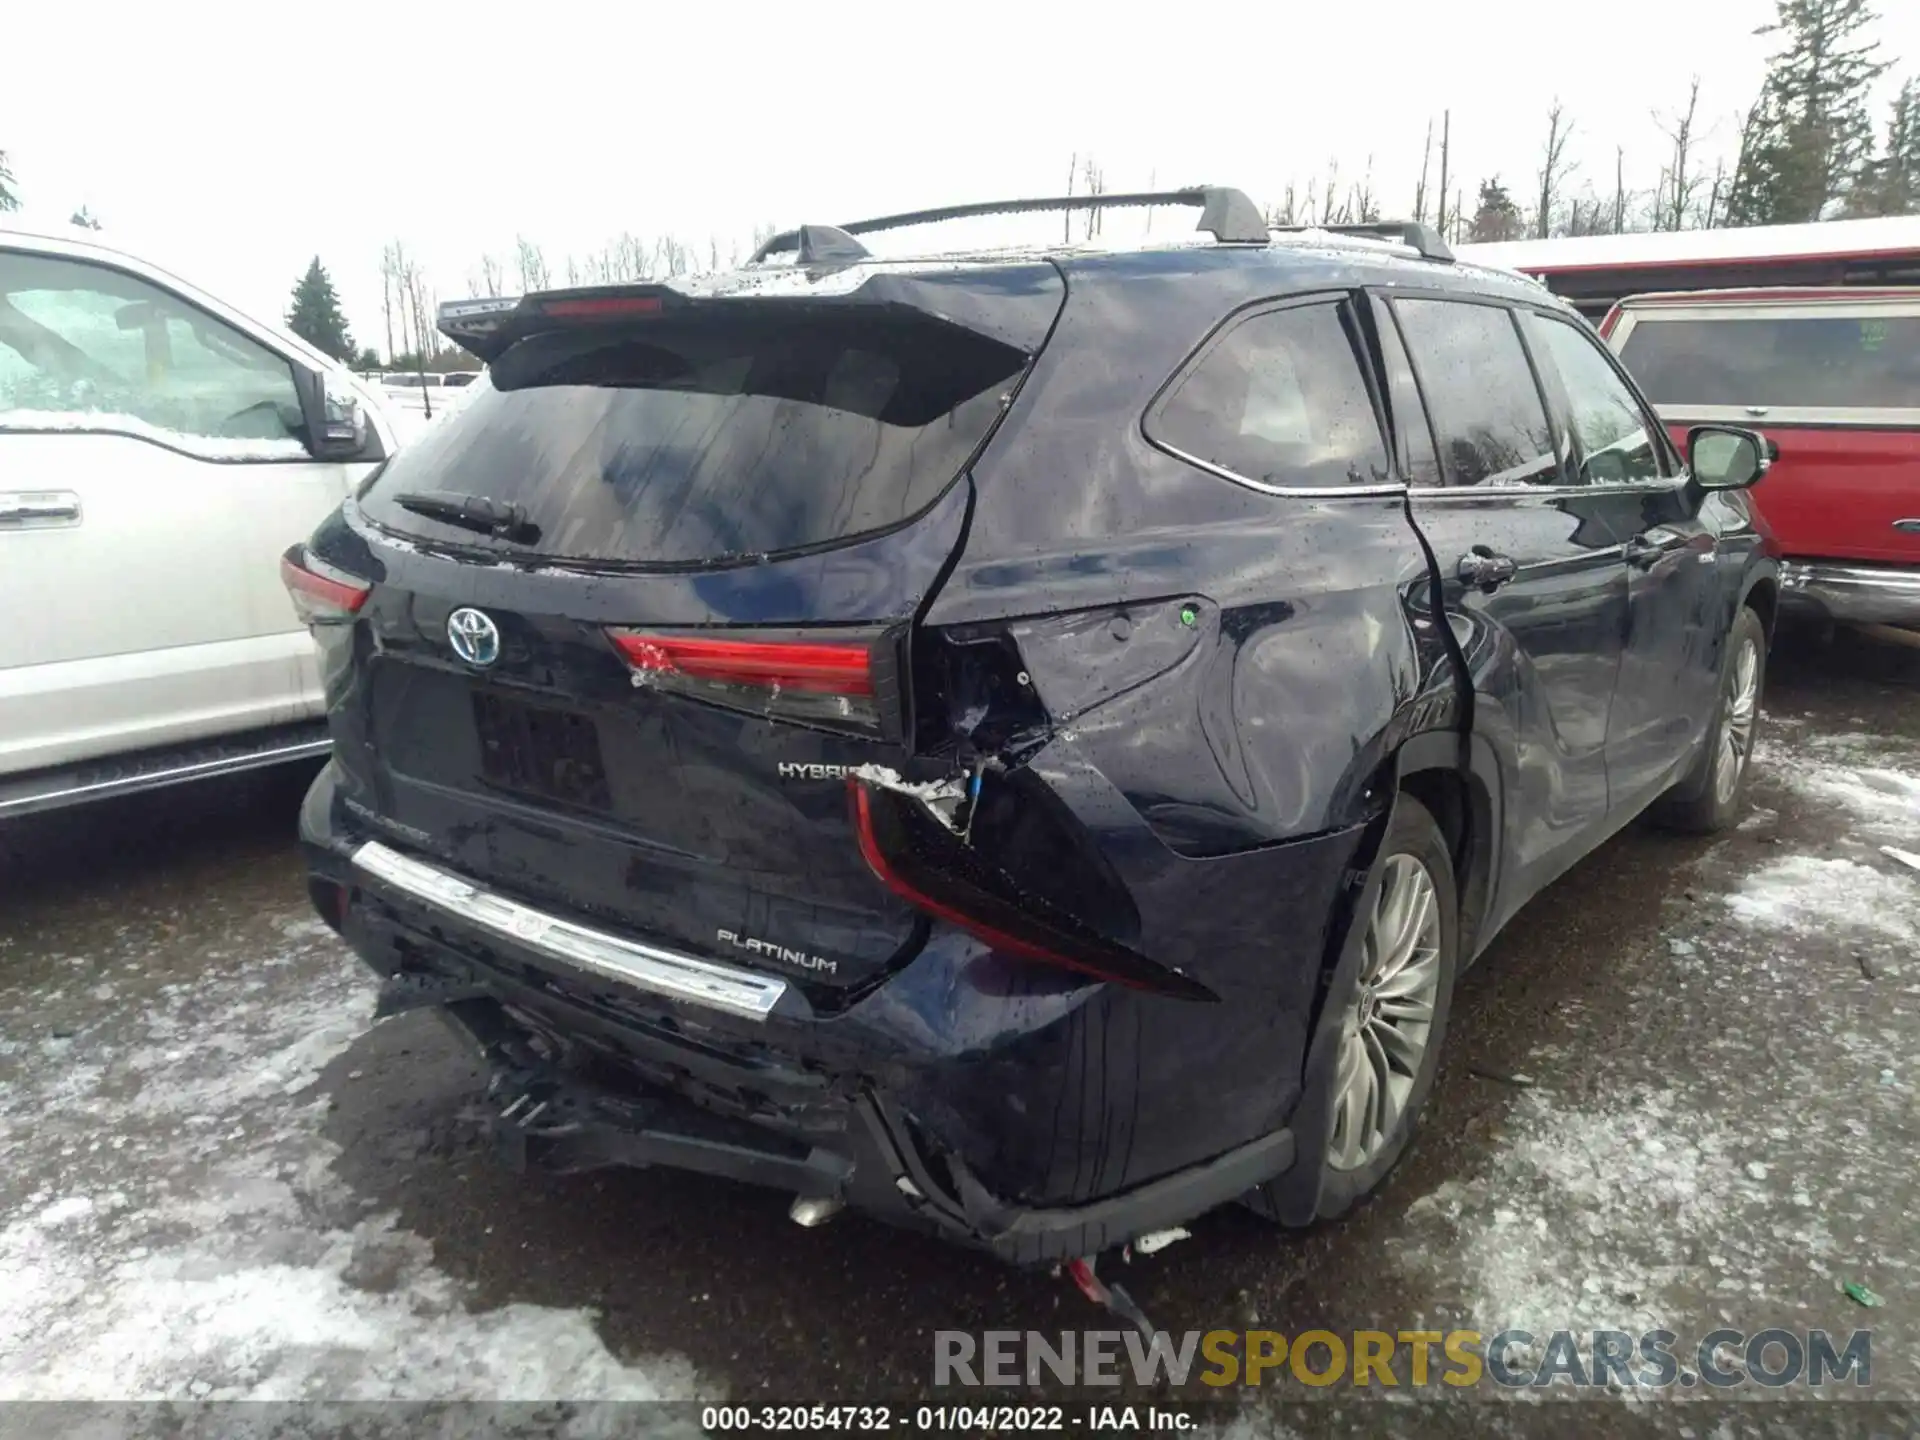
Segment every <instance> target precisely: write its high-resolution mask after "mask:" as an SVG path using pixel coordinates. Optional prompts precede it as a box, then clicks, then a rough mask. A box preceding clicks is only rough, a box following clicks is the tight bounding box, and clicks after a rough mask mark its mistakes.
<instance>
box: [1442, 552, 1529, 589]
mask: <svg viewBox="0 0 1920 1440" xmlns="http://www.w3.org/2000/svg"><path fill="white" fill-rule="evenodd" d="M1519 570H1520V567H1519V565H1518V564H1516V563H1515V562H1514V559H1513V557H1512V556H1510V555H1496V554H1494V553H1493V551H1491V550H1489V549H1488V548H1487V547H1486V546H1485V545H1476V546H1474V547H1473V548H1472V549H1471V550H1469V551H1468V552H1467V553H1466V554H1464V555H1462V556H1461V557H1460V563H1459V565H1458V566H1457V567H1456V568H1455V573H1456V574H1457V575H1459V577H1460V581H1461V583H1462V584H1465V585H1471V586H1473V587H1474V588H1476V589H1478V590H1481V591H1483V592H1485V593H1486V594H1489V595H1491V594H1492V593H1493V592H1494V591H1495V590H1498V589H1499V588H1500V587H1501V586H1502V585H1504V584H1506V583H1507V582H1508V581H1509V580H1511V579H1513V577H1514V576H1515V575H1516V574H1517V573H1519Z"/></svg>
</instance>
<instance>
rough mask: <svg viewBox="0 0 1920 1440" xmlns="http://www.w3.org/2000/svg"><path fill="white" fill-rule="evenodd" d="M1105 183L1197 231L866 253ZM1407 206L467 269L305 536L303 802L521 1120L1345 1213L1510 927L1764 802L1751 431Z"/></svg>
mask: <svg viewBox="0 0 1920 1440" xmlns="http://www.w3.org/2000/svg"><path fill="white" fill-rule="evenodd" d="M1088 203H1097V204H1099V205H1100V206H1102V207H1113V206H1116V205H1124V204H1145V203H1153V204H1157V205H1162V206H1165V205H1175V204H1188V205H1193V206H1196V207H1199V208H1200V209H1201V210H1202V212H1203V213H1202V218H1201V225H1200V230H1201V232H1202V233H1203V235H1204V236H1206V237H1208V238H1204V239H1200V240H1198V241H1197V243H1192V244H1181V245H1163V246H1159V247H1157V248H1145V249H1139V250H1135V251H1131V252H1124V253H1123V252H1118V251H1111V250H1099V249H1090V248H1073V247H1063V248H1061V249H1059V250H1050V251H1023V252H1019V253H993V254H983V255H960V256H955V255H945V256H937V257H934V258H926V259H919V260H911V261H900V260H891V261H883V260H877V259H875V258H873V257H872V256H871V255H870V254H869V253H868V252H867V250H866V248H865V247H864V246H863V245H862V243H861V242H860V240H859V239H858V238H857V236H858V235H859V234H861V233H865V232H869V231H875V230H881V229H886V228H891V227H898V226H902V225H909V224H914V225H917V224H926V223H932V222H935V221H940V220H944V219H947V218H950V217H953V216H956V215H960V214H969V213H987V212H992V211H997V210H1007V209H1038V208H1046V207H1049V206H1053V207H1058V206H1060V205H1063V204H1067V205H1085V204H1088ZM1371 230H1372V232H1373V233H1369V234H1366V235H1356V234H1351V233H1342V234H1334V233H1329V232H1326V231H1314V232H1308V233H1292V234H1272V233H1269V230H1268V228H1267V226H1266V225H1265V224H1264V223H1263V222H1262V220H1261V217H1260V215H1259V212H1258V211H1257V210H1256V209H1255V208H1254V207H1253V206H1252V204H1251V203H1250V202H1248V201H1247V200H1246V198H1245V197H1244V196H1242V195H1241V194H1239V192H1237V191H1231V190H1215V189H1207V190H1192V191H1180V192H1173V193H1170V194H1161V195H1154V196H1103V197H1099V199H1098V200H1097V201H1096V202H1088V201H1085V200H1077V201H1071V202H1051V201H1027V202H1016V203H1015V204H1013V205H1001V206H979V207H957V208H956V209H954V210H950V211H939V212H926V213H921V214H917V215H912V216H892V217H887V218H886V219H884V220H879V221H868V222H864V223H862V224H857V225H848V226H845V227H839V228H836V227H829V226H807V227H802V228H801V229H800V230H798V231H796V232H794V233H792V234H789V235H784V236H779V237H776V238H775V239H774V240H772V241H770V242H769V243H768V245H767V246H766V247H764V249H763V252H762V253H761V254H759V255H756V257H755V259H754V261H753V262H752V263H750V264H749V265H748V266H747V267H746V268H744V269H743V270H741V271H738V272H735V273H730V274H723V275H718V276H713V277H707V278H703V279H698V280H689V279H676V280H672V281H668V282H665V283H661V284H647V285H623V286H616V287H607V288H594V289H586V290H566V291H556V292H550V293H545V294H537V295H528V296H525V297H524V298H521V299H519V300H517V301H481V302H470V303H465V304H461V305H453V306H448V307H445V308H444V309H443V312H442V328H443V329H445V330H446V332H447V333H448V334H449V335H451V336H453V337H454V338H456V339H457V340H459V341H460V343H462V344H463V345H465V346H467V347H468V348H470V349H472V350H473V351H475V352H476V353H478V354H480V355H481V356H483V357H484V358H485V360H486V361H487V362H488V365H489V374H488V376H487V377H486V379H484V380H483V381H481V382H479V383H477V384H476V385H474V386H473V387H472V389H471V390H470V392H469V394H470V397H471V398H470V399H469V400H468V402H467V403H466V404H465V405H464V406H463V407H461V408H460V409H459V410H458V411H457V412H455V413H453V414H450V415H448V416H446V417H444V418H442V419H440V420H437V421H436V422H435V423H434V425H433V426H431V427H429V428H428V429H427V430H426V431H425V432H424V433H423V435H422V436H421V437H420V438H419V439H417V440H416V441H414V442H413V444H412V445H411V446H410V447H408V448H405V449H403V450H402V451H401V452H400V453H399V454H398V455H397V456H396V457H394V458H393V459H391V460H390V461H388V462H387V463H386V464H385V465H384V467H383V468H382V469H381V470H380V471H378V472H377V473H376V474H375V475H374V476H373V477H372V479H371V480H370V481H369V482H368V484H367V485H366V486H365V487H364V488H363V489H362V491H361V493H360V494H359V495H358V496H357V497H356V498H355V499H354V500H352V501H350V502H349V503H348V504H346V505H344V506H343V507H342V508H341V510H340V511H339V513H337V514H336V515H335V516H333V517H332V518H331V519H330V520H329V521H328V522H327V523H326V524H324V525H323V526H322V527H321V528H320V530H319V531H318V532H317V533H316V534H315V535H314V536H313V538H312V539H311V540H310V541H309V542H308V543H307V544H305V545H303V546H296V547H295V548H294V549H293V550H292V551H290V552H289V553H288V555H287V558H286V561H285V567H284V569H285V576H286V579H287V582H288V585H289V587H290V588H291V590H292V592H293V594H294V595H295V597H296V599H297V601H298V602H299V604H300V605H301V607H302V608H303V611H304V612H305V614H306V615H307V617H308V619H309V620H310V621H311V623H312V626H313V630H314V633H315V634H316V636H318V637H319V642H320V645H321V647H322V651H323V655H324V670H325V675H326V683H327V686H328V695H329V701H330V707H331V724H332V731H333V738H334V755H333V760H332V763H331V764H330V765H329V766H328V767H327V769H326V770H325V771H324V772H323V773H322V775H321V776H320V778H319V779H318V781H317V782H316V783H315V784H314V787H313V789H312V792H311V793H310V795H309V796H308V798H307V802H306V805H305V808H304V811H303V814H302V820H301V830H302V835H303V838H304V841H305V845H306V850H307V854H308V856H309V861H310V866H311V872H312V882H311V883H312V893H313V899H314V903H315V905H316V906H317V907H318V909H319V911H320V913H321V914H322V915H323V916H324V917H325V918H326V920H327V921H328V923H329V924H331V925H332V926H334V927H335V928H336V929H337V930H339V931H340V933H341V934H342V935H344V936H345V937H346V938H347V940H348V941H349V942H350V943H351V944H352V946H353V947H354V949H355V950H356V951H358V952H359V954H360V955H361V956H363V957H364V958H365V959H366V961H367V962H368V963H369V964H370V965H371V966H373V967H374V969H375V970H376V971H377V972H378V973H379V974H380V975H381V976H382V977H384V988H383V991H382V999H381V1008H382V1011H383V1013H393V1012H396V1011H400V1010H405V1009H409V1008H412V1007H416V1006H434V1007H438V1008H439V1009H440V1010H441V1011H443V1012H444V1014H446V1015H447V1016H449V1017H451V1019H452V1020H454V1021H456V1022H457V1023H458V1025H459V1026H460V1027H461V1028H462V1029H463V1030H464V1031H465V1032H467V1033H468V1034H470V1035H471V1037H472V1038H473V1040H474V1041H475V1042H477V1044H478V1045H479V1046H480V1047H481V1048H482V1049H483V1050H484V1052H485V1054H486V1056H487V1059H488V1061H489V1063H490V1064H491V1067H492V1073H493V1076H494V1079H493V1085H492V1097H493V1103H494V1106H495V1111H494V1113H495V1116H496V1118H495V1120H494V1121H493V1129H494V1131H495V1134H496V1135H497V1137H498V1139H499V1141H500V1144H501V1146H502V1147H503V1148H504V1149H505V1150H506V1151H507V1152H508V1154H509V1155H510V1157H512V1158H515V1159H517V1160H519V1161H520V1162H522V1163H538V1164H546V1165H550V1166H554V1167H557V1168H561V1169H581V1168H586V1167H591V1166H597V1165H610V1164H627V1165H671V1166H678V1167H684V1168H687V1169H693V1170H700V1171H706V1172H710V1173H713V1174H717V1175H723V1176H731V1177H734V1178H737V1179H741V1180H747V1181H752V1182H755V1183H757V1184H761V1185H767V1186H771V1187H774V1188H776V1189H777V1190H780V1191H782V1192H785V1193H786V1194H788V1195H791V1196H793V1197H795V1206H794V1213H795V1216H796V1218H801V1219H816V1218H819V1217H821V1216H823V1215H825V1214H828V1213H831V1211H832V1210H833V1209H835V1208H837V1207H838V1206H839V1205H840V1204H843V1203H844V1204H848V1205H852V1206H855V1207H858V1208H860V1209H863V1210H866V1211H869V1212H871V1213H873V1214H876V1215H879V1216H883V1217H885V1218H887V1219H889V1220H893V1221H896V1222H898V1223H902V1224H908V1225H914V1226H919V1227H922V1228H925V1229H928V1230H932V1231H935V1232H938V1233H940V1234H942V1235H946V1236H950V1237H952V1238H955V1239H958V1240H962V1241H966V1242H969V1243H972V1244H975V1245H980V1246H984V1247H986V1248H988V1249H990V1250H992V1251H993V1252H995V1253H997V1254H999V1255H1002V1256H1004V1257H1006V1258H1008V1259H1010V1260H1015V1261H1020V1262H1034V1261H1045V1260H1051V1259H1056V1258H1061V1257H1082V1256H1091V1255H1094V1254H1096V1253H1097V1252H1099V1251H1101V1250H1102V1249H1104V1248H1106V1247H1109V1246H1114V1245H1118V1244H1120V1243H1122V1242H1124V1241H1127V1240H1128V1239H1129V1238H1131V1237H1134V1236H1137V1235H1139V1234H1141V1233H1143V1232H1147V1231H1151V1230H1155V1229H1160V1228H1163V1227H1166V1226H1169V1225H1172V1224H1173V1223H1175V1222H1178V1221H1182V1220H1185V1219H1188V1218H1190V1217H1192V1216H1194V1215H1196V1214H1198V1213H1199V1212H1201V1211H1204V1210H1206V1209H1208V1208H1210V1207H1212V1206H1216V1205H1219V1204H1221V1203H1223V1202H1226V1201H1230V1200H1234V1199H1236V1198H1237V1199H1241V1200H1244V1201H1245V1202H1246V1203H1248V1204H1249V1205H1251V1206H1253V1207H1254V1208H1255V1209H1256V1210H1258V1211H1260V1212H1262V1213H1263V1214H1266V1215H1268V1216H1270V1217H1271V1218H1273V1219H1276V1220H1279V1221H1282V1222H1285V1223H1289V1224H1300V1223H1306V1222H1309V1221H1312V1220H1313V1219H1315V1218H1316V1217H1322V1216H1332V1215H1338V1214H1340V1213H1341V1212H1343V1211H1344V1210H1345V1209H1346V1208H1347V1207H1348V1206H1349V1205H1351V1204H1352V1203H1353V1202H1354V1201H1355V1200H1356V1199H1357V1198H1358V1197H1360V1196H1362V1195H1364V1194H1365V1193H1366V1192H1367V1191H1369V1190H1371V1189H1372V1188H1373V1187H1375V1186H1376V1185H1377V1184H1379V1182H1380V1181H1381V1179H1382V1178H1383V1177H1384V1176H1385V1175H1386V1174H1387V1172H1388V1171H1389V1170H1390V1169H1391V1168H1392V1167H1393V1165H1394V1163H1395V1162H1396V1161H1397V1160H1398V1159H1399V1158H1400V1156H1401V1154H1402V1152H1403V1151H1404V1150H1405V1149H1406V1147H1407V1144H1408V1140H1409V1136H1410V1134H1411V1132H1412V1129H1413V1126H1414V1123H1415V1119H1416V1117H1417V1115H1418V1113H1419V1111H1420V1108H1421V1105H1422V1102H1423V1100H1424V1098H1425V1096H1426V1094H1427V1091H1428V1089H1429V1087H1430V1084H1431V1082H1432V1079H1433V1075H1434V1070H1435V1065H1436V1062H1437V1057H1438V1054H1439V1051H1440V1047H1441V1041H1442V1038H1443V1036H1444V1034H1445V1031H1446V1025H1447V1010H1448V1003H1449V997H1450V996H1451V994H1452V991H1453V986H1454V982H1455V978H1456V976H1457V974H1458V972H1459V971H1460V969H1461V967H1463V966H1464V965H1465V964H1466V963H1468V962H1469V961H1471V960H1472V959H1473V958H1474V957H1475V956H1477V955H1478V954H1479V953H1480V952H1481V951H1482V950H1484V949H1485V948H1486V946H1487V944H1488V942H1489V941H1490V940H1491V939H1492V937H1493V936H1494V935H1495V934H1496V933H1497V932H1498V931H1499V930H1500V927H1501V926H1502V925H1503V924H1505V923H1506V921H1507V920H1508V919H1509V918H1510V917H1511V916H1512V915H1513V913H1514V912H1515V911H1516V910H1517V909H1518V908H1519V907H1520V906H1521V905H1522V904H1524V903H1525V902H1526V901H1527V900H1528V899H1529V898H1530V897H1531V896H1533V895H1536V894H1537V893H1538V892H1539V891H1540V890H1541V889H1542V887H1544V886H1546V885H1547V884H1548V883H1549V882H1550V881H1552V880H1553V879H1554V878H1555V877H1556V876H1558V875H1559V874H1560V873H1561V872H1563V871H1564V870H1566V869H1567V868H1568V867H1569V866H1570V865H1572V864H1573V863H1574V862H1575V861H1576V860H1578V859H1579V858H1580V857H1581V856H1582V855H1584V854H1586V853H1587V852H1588V851H1590V850H1592V849H1593V848H1594V847H1595V846H1596V845H1598V844H1599V843H1600V842H1601V841H1602V840H1604V839H1605V838H1606V837H1607V836H1609V835H1610V834H1612V833H1613V832H1614V831H1616V830H1618V829H1619V828H1620V827H1621V826H1623V825H1625V824H1626V823H1627V822H1628V821H1629V820H1631V819H1632V818H1633V817H1634V816H1636V815H1637V814H1639V813H1640V812H1641V811H1643V810H1646V809H1648V808H1649V807H1652V808H1653V809H1654V811H1655V812H1656V814H1657V815H1659V816H1661V817H1663V818H1665V819H1666V820H1668V821H1669V822H1671V823H1673V824H1676V825H1680V826H1684V827H1688V828H1693V829H1702V830H1704V829H1712V828H1716V827H1719V826H1723V825H1725V824H1727V823H1728V821H1729V820H1730V819H1731V817H1733V815H1734V814H1735V812H1736V810H1737V807H1738V806H1739V804H1740V802H1741V795H1742V788H1743V781H1744V776H1745V771H1746V764H1747V759H1748V756H1749V755H1750V753H1751V749H1752V744H1753V739H1754V728H1755V723H1756V720H1757V715H1758V704H1759V696H1760V690H1761V683H1762V677H1763V674H1764V669H1765V658H1766V647H1767V636H1768V633H1769V629H1770V627H1771V624H1772V619H1773V612H1774V603H1775V597H1776V590H1777V587H1776V578H1775V569H1776V567H1775V561H1774V559H1773V558H1772V556H1771V555H1770V554H1769V552H1768V549H1767V546H1766V544H1765V542H1764V541H1763V539H1762V537H1761V536H1760V535H1759V534H1758V533H1756V531H1755V530H1754V528H1753V527H1752V524H1751V521H1750V518H1749V512H1748V507H1747V504H1746V501H1745V498H1744V497H1743V496H1742V495H1740V494H1739V493H1737V492H1738V491H1739V490H1740V489H1741V488H1742V487H1745V486H1747V485H1750V484H1751V483H1752V482H1753V481H1754V480H1756V479H1757V478H1758V477H1759V476H1760V474H1761V472H1762V471H1763V470H1764V469H1765V466H1766V456H1765V453H1764V442H1763V441H1761V440H1760V438H1759V437H1757V436H1755V435H1754V434H1752V433H1751V432H1748V431H1742V430H1736V429H1729V428H1725V427H1715V426H1703V427H1701V428H1700V429H1698V430H1696V431H1694V432H1693V434H1692V436H1691V439H1690V446H1689V448H1690V450H1691V454H1690V456H1688V457H1684V458H1683V457H1682V456H1680V455H1678V454H1676V453H1675V452H1674V451H1673V450H1672V449H1671V448H1670V446H1669V442H1668V440H1667V439H1666V437H1665V435H1664V433H1663V431H1662V429H1661V426H1660V424H1659V423H1658V421H1657V419H1656V418H1655V416H1654V413H1653V411H1652V410H1651V408H1650V407H1649V406H1648V405H1647V404H1646V402H1645V401H1644V399H1643V398H1642V397H1641V395H1640V394H1639V392H1638V391H1637V390H1636V389H1635V387H1634V385H1633V383H1632V382H1631V381H1630V380H1629V379H1628V378H1627V376H1626V375H1625V374H1624V373H1623V372H1622V371H1621V370H1620V369H1619V367H1618V365H1617V364H1616V363H1615V361H1614V360H1613V358H1612V357H1611V356H1610V355H1609V354H1608V352H1607V350H1606V349H1605V347H1604V346H1603V345H1602V344H1601V343H1600V342H1599V340H1598V339H1597V338H1596V337H1595V335H1594V334H1593V332H1592V331H1591V330H1590V329H1589V328H1588V327H1587V325H1586V324H1585V323H1584V322H1583V321H1582V320H1581V319H1580V317H1579V316H1578V315H1577V314H1575V313H1574V311H1572V310H1571V309H1570V308H1568V307H1567V306H1565V305H1563V304H1561V303H1560V302H1559V301H1557V300H1555V299H1554V298H1553V297H1552V296H1550V295H1549V294H1548V293H1547V292H1546V291H1545V290H1543V289H1541V288H1540V287H1538V286H1537V285H1535V284H1533V283H1531V282H1529V281H1527V280H1524V279H1522V278H1520V277H1517V276H1514V275H1510V274H1506V273H1503V272H1496V271H1490V270H1483V269H1477V268H1472V267H1468V266H1465V265H1461V264H1456V263H1454V262H1453V259H1452V257H1451V256H1450V254H1449V253H1448V252H1447V250H1446V248H1445V246H1444V245H1443V244H1442V243H1440V242H1439V240H1438V239H1437V238H1436V237H1435V236H1434V235H1433V234H1432V233H1431V232H1430V231H1427V230H1425V229H1423V228H1422V227H1418V226H1379V227H1371ZM775 257H781V259H780V261H778V262H776V259H775Z"/></svg>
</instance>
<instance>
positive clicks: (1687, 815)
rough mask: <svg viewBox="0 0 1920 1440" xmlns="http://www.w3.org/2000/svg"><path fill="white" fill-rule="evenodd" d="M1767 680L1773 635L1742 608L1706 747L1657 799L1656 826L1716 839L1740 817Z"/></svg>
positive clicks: (1730, 638)
mask: <svg viewBox="0 0 1920 1440" xmlns="http://www.w3.org/2000/svg"><path fill="white" fill-rule="evenodd" d="M1766 681H1767V632H1766V629H1765V627H1763V626H1762V625H1761V623H1760V617H1759V616H1758V615H1756V614H1754V612H1753V611H1752V610H1750V609H1748V608H1746V607H1745V606H1742V607H1741V609H1740V613H1739V615H1737V616H1736V617H1735V618H1734V622H1733V626H1732V628H1731V629H1730V630H1728V632H1727V645H1726V653H1725V654H1724V655H1723V656H1722V658H1721V661H1720V689H1719V700H1718V702H1717V703H1716V704H1715V706H1714V710H1713V724H1712V725H1711V726H1710V727H1709V729H1708V730H1707V741H1706V744H1704V745H1703V746H1701V748H1700V755H1699V758H1698V759H1697V760H1695V761H1694V763H1693V765H1692V767H1691V768H1689V769H1688V771H1687V774H1686V777H1685V778H1684V779H1682V780H1681V781H1680V783H1679V784H1677V785H1675V786H1674V787H1673V789H1671V790H1669V791H1668V792H1667V793H1666V794H1665V795H1662V796H1661V797H1660V798H1659V799H1658V800H1656V801H1654V803H1653V806H1652V808H1651V809H1650V810H1649V811H1648V812H1647V813H1648V816H1649V818H1651V819H1652V820H1653V822H1654V823H1655V824H1657V825H1662V826H1664V827H1666V828H1667V829H1669V830H1680V831H1685V832H1686V833H1688V834H1693V835H1710V834H1712V833H1714V832H1715V831H1718V830H1725V829H1726V828H1727V827H1728V826H1730V825H1732V824H1733V822H1734V821H1735V820H1736V819H1737V818H1738V817H1739V815H1740V812H1741V810H1742V809H1743V808H1745V806H1746V801H1747V771H1748V769H1749V768H1750V762H1751V761H1752V759H1753V743H1754V741H1755V740H1756V739H1757V738H1758V736H1759V732H1760V698H1761V696H1762V695H1764V694H1765V693H1766Z"/></svg>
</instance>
